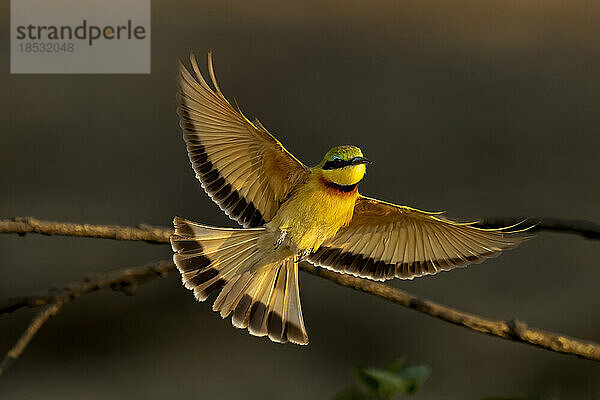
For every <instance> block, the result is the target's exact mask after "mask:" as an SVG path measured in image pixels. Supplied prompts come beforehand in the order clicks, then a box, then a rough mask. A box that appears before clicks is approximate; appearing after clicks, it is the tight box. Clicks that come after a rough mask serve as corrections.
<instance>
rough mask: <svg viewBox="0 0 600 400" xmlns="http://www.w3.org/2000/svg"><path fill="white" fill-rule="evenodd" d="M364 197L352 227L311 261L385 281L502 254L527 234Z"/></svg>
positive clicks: (320, 249) (357, 208) (358, 201)
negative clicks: (480, 225)
mask: <svg viewBox="0 0 600 400" xmlns="http://www.w3.org/2000/svg"><path fill="white" fill-rule="evenodd" d="M473 224H474V223H458V222H453V221H449V220H447V219H444V218H443V217H440V216H439V213H428V212H425V211H420V210H415V209H413V208H410V207H402V206H397V205H394V204H390V203H386V202H383V201H379V200H375V199H371V198H368V197H364V196H359V197H358V199H357V201H356V206H355V208H354V216H353V217H352V221H350V224H349V225H348V226H347V227H345V228H342V229H341V230H340V231H339V232H338V233H337V234H336V235H335V236H334V237H333V238H332V239H329V240H327V241H325V242H324V243H323V245H322V246H321V247H320V248H319V249H318V250H317V251H316V252H315V253H313V254H312V255H311V256H310V257H309V261H310V262H311V263H313V264H315V265H319V266H322V267H325V268H328V269H332V270H334V271H338V272H343V273H347V274H352V275H355V276H360V277H363V278H369V279H374V280H379V281H383V280H386V279H391V278H395V277H397V278H402V279H412V278H414V277H418V276H423V275H430V274H436V273H438V272H440V271H446V270H449V269H452V268H454V267H457V266H464V265H467V264H470V263H474V262H480V261H483V260H484V259H486V258H489V257H494V256H497V255H498V254H499V253H500V252H501V251H502V250H506V249H510V248H512V247H514V246H516V245H517V244H519V243H521V242H522V241H524V240H526V239H528V238H529V237H528V236H525V235H520V234H519V233H520V232H522V230H519V231H517V230H513V231H511V230H509V228H503V229H482V228H476V227H474V226H473Z"/></svg>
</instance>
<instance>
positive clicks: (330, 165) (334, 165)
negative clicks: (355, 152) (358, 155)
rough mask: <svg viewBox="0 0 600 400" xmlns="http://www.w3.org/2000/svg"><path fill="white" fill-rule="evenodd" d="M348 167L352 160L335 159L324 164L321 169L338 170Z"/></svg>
mask: <svg viewBox="0 0 600 400" xmlns="http://www.w3.org/2000/svg"><path fill="white" fill-rule="evenodd" d="M348 165H352V160H342V159H341V158H336V159H335V160H330V161H327V162H325V164H324V165H323V169H338V168H344V167H347V166H348Z"/></svg>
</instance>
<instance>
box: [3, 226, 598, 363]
mask: <svg viewBox="0 0 600 400" xmlns="http://www.w3.org/2000/svg"><path fill="white" fill-rule="evenodd" d="M493 222H494V223H500V224H505V223H506V222H507V221H504V223H502V221H499V220H495V221H493ZM551 222H552V221H545V222H542V223H540V224H539V225H538V226H537V229H538V230H558V231H564V232H578V233H581V234H583V235H584V236H586V237H590V238H595V236H593V235H594V234H595V233H594V232H595V231H596V230H597V233H598V234H599V235H600V229H597V228H598V227H597V226H596V227H594V225H593V224H591V223H588V224H590V225H588V226H584V227H583V228H582V229H581V230H578V228H577V227H576V226H575V225H577V224H573V223H570V222H568V221H567V222H566V221H562V222H561V223H554V224H553V223H551ZM554 222H556V221H554ZM559 222H560V221H559ZM170 232H171V230H170V229H165V228H151V227H143V228H130V227H120V226H112V227H111V226H97V225H79V224H63V223H55V222H44V221H38V220H35V219H32V218H20V219H16V220H0V233H19V234H25V233H40V234H46V235H64V236H82V237H96V238H109V239H116V240H138V241H146V242H151V243H168V237H169V234H170ZM584 232H585V233H584ZM300 268H301V269H302V270H304V271H305V272H308V273H310V274H313V275H316V276H319V277H321V278H325V279H329V280H331V281H333V282H335V283H337V284H339V285H342V286H346V287H350V288H352V289H355V290H359V291H362V292H365V293H369V294H372V295H374V296H377V297H380V298H382V299H385V300H388V301H391V302H393V303H396V304H399V305H401V306H404V307H407V308H410V309H413V310H416V311H418V312H421V313H424V314H427V315H430V316H432V317H435V318H439V319H441V320H444V321H447V322H450V323H453V324H455V325H459V326H462V327H465V328H468V329H471V330H473V331H476V332H481V333H485V334H488V335H492V336H497V337H500V338H503V339H507V340H511V341H516V342H522V343H527V344H530V345H533V346H536V347H540V348H543V349H546V350H550V351H554V352H559V353H565V354H573V355H576V356H578V357H581V358H586V359H589V360H595V361H600V344H597V343H593V342H586V341H582V340H580V339H575V338H570V337H568V336H566V335H563V334H560V333H553V332H546V331H542V330H539V329H535V328H530V327H528V326H527V325H526V324H525V323H523V322H521V321H517V320H513V321H501V320H490V319H486V318H482V317H479V316H476V315H473V314H469V313H465V312H462V311H459V310H456V309H453V308H450V307H447V306H444V305H441V304H438V303H435V302H433V301H430V300H427V299H423V298H419V297H417V296H415V295H412V294H409V293H407V292H405V291H402V290H398V289H394V288H392V287H390V286H388V285H385V284H382V283H377V282H373V281H369V280H366V279H361V278H356V277H353V276H350V275H342V274H338V273H335V272H332V271H329V270H325V269H321V268H315V267H314V266H312V265H310V264H307V263H301V264H300ZM174 269H175V267H174V265H173V263H172V262H170V261H163V262H160V263H157V264H153V265H150V266H147V267H141V268H129V269H125V270H121V271H114V272H110V273H108V274H103V275H97V276H96V277H91V278H87V279H85V280H84V281H82V282H78V283H75V284H71V285H67V286H65V287H64V288H62V289H51V290H48V291H44V292H42V293H39V294H36V295H33V296H24V297H18V298H13V299H9V300H8V301H5V302H3V303H1V304H0V314H2V313H7V312H11V311H14V310H17V309H19V308H21V307H38V306H42V305H47V304H55V303H57V302H60V301H70V300H72V299H74V298H76V297H78V296H80V295H82V294H85V293H89V292H92V291H95V290H99V289H103V288H107V287H110V288H112V289H115V290H121V291H125V292H126V293H127V292H128V291H131V290H132V289H134V288H135V287H136V286H137V285H139V284H142V283H145V282H147V281H149V280H151V279H153V278H156V277H160V276H165V275H166V274H168V273H169V272H171V271H173V270H174Z"/></svg>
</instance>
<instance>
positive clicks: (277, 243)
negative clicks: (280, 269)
mask: <svg viewBox="0 0 600 400" xmlns="http://www.w3.org/2000/svg"><path fill="white" fill-rule="evenodd" d="M286 236H287V232H286V231H281V233H280V234H279V237H278V238H277V240H276V241H275V250H277V249H278V248H279V246H281V245H282V244H283V241H284V240H285V238H286Z"/></svg>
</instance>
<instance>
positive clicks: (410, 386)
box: [356, 366, 429, 399]
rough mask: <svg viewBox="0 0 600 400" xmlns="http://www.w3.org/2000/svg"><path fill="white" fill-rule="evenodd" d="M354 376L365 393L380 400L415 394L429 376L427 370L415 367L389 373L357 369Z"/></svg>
mask: <svg viewBox="0 0 600 400" xmlns="http://www.w3.org/2000/svg"><path fill="white" fill-rule="evenodd" d="M356 376H357V377H358V380H359V382H360V383H361V384H362V385H363V386H364V387H365V389H366V390H367V393H370V394H373V395H376V396H378V397H379V398H382V399H392V398H393V397H395V396H397V395H400V394H412V393H415V392H416V391H417V390H418V389H419V386H420V385H421V383H423V382H424V381H425V380H426V379H427V377H428V376H429V368H427V367H425V366H416V367H408V368H404V369H400V370H399V371H398V372H390V371H388V370H381V369H376V368H357V370H356Z"/></svg>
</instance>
